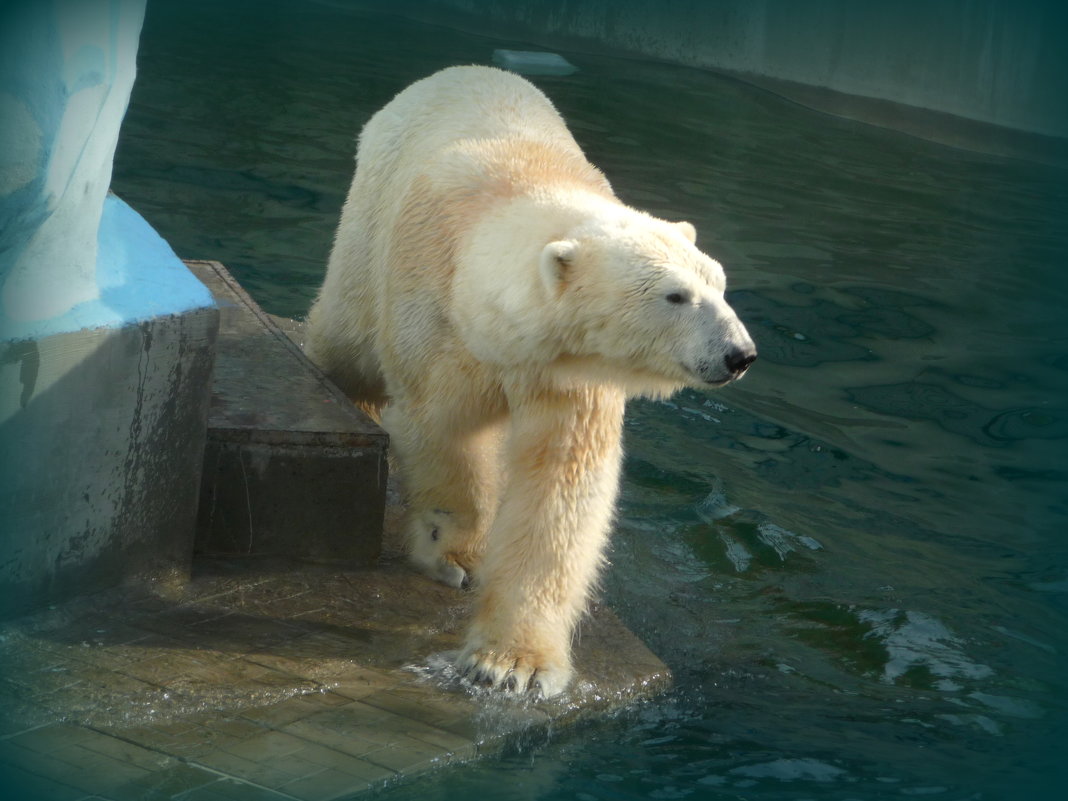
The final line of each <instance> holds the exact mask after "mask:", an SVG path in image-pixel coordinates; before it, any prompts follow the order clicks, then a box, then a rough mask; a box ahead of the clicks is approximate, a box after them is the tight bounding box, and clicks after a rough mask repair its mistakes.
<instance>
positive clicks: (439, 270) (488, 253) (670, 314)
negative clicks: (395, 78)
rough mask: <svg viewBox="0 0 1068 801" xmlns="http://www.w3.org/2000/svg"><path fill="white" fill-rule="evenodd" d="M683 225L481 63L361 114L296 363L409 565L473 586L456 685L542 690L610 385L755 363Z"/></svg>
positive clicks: (592, 489) (561, 648) (589, 494)
mask: <svg viewBox="0 0 1068 801" xmlns="http://www.w3.org/2000/svg"><path fill="white" fill-rule="evenodd" d="M695 236H696V235H695V232H694V229H693V226H692V225H690V224H689V223H671V222H665V221H663V220H659V219H656V218H654V217H651V216H649V215H647V214H645V213H643V212H640V211H636V210H634V209H631V208H628V207H627V206H625V205H623V204H622V203H621V202H620V201H619V200H618V199H617V198H616V197H615V195H614V194H613V193H612V189H611V187H610V186H609V184H608V181H607V180H606V179H605V177H604V176H603V175H602V174H601V173H600V172H599V171H598V170H597V169H596V168H594V167H593V166H592V165H590V164H589V162H587V161H586V158H585V156H584V155H583V153H582V151H581V150H580V149H579V146H578V144H576V142H575V140H574V138H573V137H572V136H571V134H570V133H569V132H568V130H567V127H566V126H565V125H564V122H563V120H562V119H561V117H560V115H559V114H558V113H557V112H556V110H555V109H554V108H553V106H552V104H551V103H550V102H549V100H548V99H547V98H546V97H545V96H544V95H543V94H542V93H541V92H540V91H538V90H537V89H536V88H535V87H534V86H532V85H531V84H530V83H528V82H527V81H525V80H523V79H522V78H519V77H517V76H515V75H513V74H511V73H507V72H503V71H501V70H497V69H492V68H487V67H454V68H450V69H446V70H443V71H441V72H439V73H437V74H435V75H432V76H430V77H429V78H426V79H424V80H421V81H418V82H417V83H415V84H413V85H412V86H410V87H408V88H407V89H405V90H404V91H403V92H401V93H400V94H399V95H397V97H395V98H394V99H393V100H392V101H391V102H390V103H389V104H388V105H386V106H385V108H383V109H382V110H381V111H379V112H378V113H377V114H375V115H374V117H373V118H372V119H371V120H370V121H369V122H368V123H367V125H366V127H365V128H364V129H363V132H362V134H361V135H360V141H359V152H358V155H357V166H356V174H355V177H354V178H353V181H352V188H351V189H350V191H349V195H348V199H347V201H346V203H345V207H344V210H343V211H342V215H341V222H340V225H339V227H338V230H337V237H336V240H335V243H334V248H333V252H332V254H331V256H330V262H329V266H328V270H327V275H326V280H325V282H324V284H323V287H322V289H321V290H320V293H319V296H318V298H317V299H316V301H315V304H314V306H313V308H312V310H311V313H310V316H309V324H308V344H307V349H308V353H309V355H310V356H311V357H312V358H313V359H314V360H315V361H316V362H317V363H318V364H319V365H320V366H321V367H322V368H323V369H324V370H325V372H326V373H327V374H328V375H330V376H331V377H332V378H333V379H334V380H335V381H336V382H337V383H338V384H339V385H340V386H341V388H342V389H343V390H345V391H346V392H347V393H348V394H349V396H350V397H352V398H353V399H354V400H355V401H356V402H358V403H360V404H361V405H362V406H364V407H365V408H368V409H370V410H371V411H372V412H378V411H379V410H381V420H382V423H383V426H384V427H385V428H386V430H387V431H388V433H389V434H390V437H391V441H392V444H393V448H394V455H395V457H396V460H397V463H398V466H399V468H400V471H401V476H402V479H403V482H404V485H405V488H406V492H407V496H408V501H409V513H408V518H407V521H406V524H405V529H406V538H407V547H408V550H409V552H410V554H411V557H412V559H413V561H414V562H415V563H416V564H417V565H418V566H419V567H421V568H422V569H423V570H424V571H426V572H427V573H429V574H430V575H431V576H433V577H435V578H437V579H439V580H441V581H444V582H446V583H449V584H453V585H456V586H466V584H467V582H468V579H469V577H471V576H473V577H475V579H476V581H475V585H476V587H477V592H478V600H477V606H476V611H475V615H474V620H473V622H472V624H471V626H470V630H469V632H468V634H467V638H466V643H465V647H464V650H463V652H462V654H461V656H460V662H461V667H462V669H463V670H464V671H465V672H466V673H467V674H468V675H469V676H471V677H472V678H473V679H474V680H475V681H477V682H479V683H483V684H489V685H493V686H499V687H502V688H504V689H506V690H514V691H519V692H525V691H530V692H532V693H535V694H541V695H544V696H551V695H554V694H556V693H558V692H560V691H562V690H563V689H564V688H565V687H566V686H567V684H568V681H569V680H570V678H571V673H572V667H571V658H570V645H571V638H572V634H573V632H574V628H575V625H576V622H577V621H578V619H579V617H580V615H581V614H582V612H583V610H584V608H585V605H586V601H587V595H588V593H589V591H590V588H591V585H592V584H593V583H594V581H595V579H596V576H597V573H598V570H599V568H600V566H601V564H602V561H603V553H604V548H605V543H606V539H607V536H608V531H609V527H610V524H611V519H612V514H613V510H614V505H615V499H616V494H617V487H618V480H619V469H620V462H621V448H620V438H621V433H622V424H623V407H624V402H625V400H626V398H627V397H628V396H634V395H651V396H666V395H668V394H670V393H672V392H674V391H676V390H678V389H679V388H681V387H683V386H695V387H715V386H720V385H723V384H725V383H727V382H728V381H731V380H732V379H735V378H738V377H739V376H740V375H741V374H742V373H743V372H745V370H746V368H747V367H748V366H749V364H750V363H751V362H752V361H753V359H755V358H756V349H755V348H754V345H753V342H752V340H751V339H750V338H749V335H748V334H747V333H746V330H745V328H744V327H743V325H742V324H741V322H739V320H738V318H737V317H736V316H735V314H734V312H733V311H732V310H731V308H730V307H729V306H728V305H727V303H726V302H725V301H724V299H723V291H724V284H725V280H724V275H723V269H722V268H721V267H720V265H719V264H718V263H717V262H715V261H713V260H712V259H710V258H709V257H708V256H706V255H704V254H703V253H701V252H700V251H699V250H697V248H696V247H694V240H695Z"/></svg>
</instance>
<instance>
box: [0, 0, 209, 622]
mask: <svg viewBox="0 0 1068 801" xmlns="http://www.w3.org/2000/svg"><path fill="white" fill-rule="evenodd" d="M144 11H145V3H144V0H15V2H7V3H4V4H3V5H2V6H0V614H13V613H16V612H21V611H25V610H28V609H33V608H35V607H37V606H41V605H43V604H47V603H52V602H54V601H57V600H61V599H63V598H69V597H71V596H75V595H78V594H81V593H85V592H89V591H93V590H98V589H102V588H105V587H111V586H115V585H116V584H119V583H122V582H125V581H128V580H134V579H136V580H155V579H158V578H159V577H161V576H165V575H171V574H181V573H183V572H184V571H186V570H188V566H189V560H190V557H191V554H192V538H193V530H194V523H195V515H196V500H197V492H198V488H199V481H200V469H201V463H202V458H203V449H204V440H205V428H206V418H207V402H208V393H209V390H210V380H209V379H210V372H211V364H212V358H213V355H214V351H213V343H214V337H215V332H216V330H217V326H218V310H217V309H216V308H215V307H214V301H213V300H212V297H211V295H210V293H209V292H208V291H207V290H206V289H205V288H204V287H203V286H202V285H201V284H200V283H199V282H198V281H197V280H196V279H195V278H194V277H193V276H192V275H191V274H190V273H189V271H188V270H187V269H186V268H185V266H184V265H183V264H182V263H181V262H180V261H179V260H178V257H177V256H176V255H175V254H174V252H173V251H172V250H171V249H170V247H168V246H167V244H166V243H165V242H164V241H163V240H162V239H160V237H159V236H158V235H157V234H156V233H155V231H153V230H152V229H151V228H150V227H149V226H148V224H147V223H146V222H145V221H144V220H143V219H142V218H141V217H140V216H139V215H138V214H137V213H136V212H135V211H134V210H133V209H131V208H130V207H129V206H127V205H126V204H124V203H123V202H122V201H121V200H119V199H118V198H116V197H114V196H108V195H107V192H108V185H109V183H110V180H111V168H112V158H113V156H114V152H115V146H116V143H117V140H118V133H119V126H120V124H121V122H122V118H123V115H124V114H125V111H126V105H127V103H128V102H129V97H130V90H131V88H132V86H133V81H134V74H135V57H136V53H137V42H138V37H139V35H140V30H141V23H142V20H143V18H144Z"/></svg>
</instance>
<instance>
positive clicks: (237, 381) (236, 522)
mask: <svg viewBox="0 0 1068 801" xmlns="http://www.w3.org/2000/svg"><path fill="white" fill-rule="evenodd" d="M187 264H188V265H189V267H190V268H191V269H192V270H193V272H194V273H195V274H196V275H197V276H198V277H199V278H200V280H201V281H203V282H204V283H205V284H206V285H207V286H208V288H209V289H210V290H211V291H212V293H213V294H214V296H215V298H216V301H217V303H218V304H219V306H220V313H221V315H222V321H221V326H220V333H219V345H218V357H217V361H216V367H215V380H214V384H213V388H212V401H211V413H210V419H209V423H208V443H207V448H206V451H205V457H204V476H203V485H202V491H201V499H200V515H199V519H198V525H197V539H196V550H197V552H198V553H200V554H205V555H212V556H269V557H285V558H303V559H313V560H324V561H342V562H349V563H352V564H364V565H366V564H370V563H373V562H374V561H375V560H376V559H377V558H378V555H379V552H380V549H381V540H382V522H383V514H384V510H385V490H386V478H387V474H388V468H387V464H386V448H387V443H388V437H387V435H386V434H385V432H383V431H382V430H381V429H380V428H379V427H378V426H377V425H375V424H374V422H372V421H371V420H370V419H369V418H368V417H367V416H366V415H365V414H363V412H361V411H360V410H358V409H357V408H356V407H355V406H353V405H352V403H351V402H350V401H349V400H348V398H346V397H345V396H344V395H343V394H342V393H341V392H340V390H338V389H337V388H336V387H335V386H334V385H333V383H332V382H331V381H330V380H329V379H327V378H326V377H325V376H324V375H323V374H322V373H321V372H320V371H319V370H318V368H316V367H315V366H314V365H313V364H312V363H311V362H309V361H308V359H307V358H306V357H305V356H304V354H303V353H302V352H301V351H300V349H299V348H298V347H297V346H296V345H295V344H294V343H293V342H292V341H291V340H290V339H289V338H288V337H287V336H286V335H285V333H284V332H283V331H282V330H281V329H279V327H278V326H277V325H276V324H275V322H274V321H273V320H272V319H271V318H270V317H269V316H268V315H266V314H265V313H264V312H263V311H262V310H261V309H260V308H259V307H258V306H257V305H256V303H255V302H254V301H253V300H252V299H251V298H249V296H248V295H247V294H246V293H245V292H244V290H242V289H241V287H240V286H239V285H238V283H237V282H236V281H235V280H234V279H233V277H232V276H230V274H229V273H228V272H227V271H226V269H225V268H224V267H223V266H222V265H221V264H218V263H217V262H207V261H199V262H197V261H193V262H187Z"/></svg>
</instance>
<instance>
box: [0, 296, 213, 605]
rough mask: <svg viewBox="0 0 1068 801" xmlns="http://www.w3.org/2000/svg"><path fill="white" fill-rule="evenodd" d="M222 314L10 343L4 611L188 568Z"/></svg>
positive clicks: (2, 409) (5, 371)
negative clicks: (209, 387) (220, 315)
mask: <svg viewBox="0 0 1068 801" xmlns="http://www.w3.org/2000/svg"><path fill="white" fill-rule="evenodd" d="M218 319H219V318H218V311H217V310H216V309H214V308H210V307H206V308H200V309H196V310H193V311H190V312H187V313H183V314H174V315H161V316H158V317H153V318H150V319H148V320H145V321H141V322H138V323H135V324H130V325H124V326H119V327H104V328H91V329H82V330H78V331H74V332H70V333H59V334H55V335H51V336H43V337H41V338H39V339H19V340H14V341H8V342H6V343H0V474H2V475H0V542H2V553H3V558H2V559H0V614H3V615H6V616H10V615H16V614H21V613H23V612H26V611H29V610H32V609H35V608H39V607H42V606H46V605H48V604H53V603H57V602H59V601H61V600H65V599H69V598H72V597H75V596H77V595H82V594H86V593H91V592H95V591H98V590H101V589H106V588H110V587H114V586H117V585H119V584H123V583H150V582H154V581H159V580H164V579H171V578H175V577H178V578H181V577H183V576H186V575H188V572H189V566H190V560H191V555H192V545H193V531H194V524H195V519H196V509H197V493H198V491H199V485H200V470H201V465H202V464H203V454H204V431H205V426H206V423H207V411H208V394H207V387H208V386H209V379H210V375H211V366H212V359H213V355H214V343H215V335H216V332H217V327H218Z"/></svg>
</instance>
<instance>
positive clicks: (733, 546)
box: [719, 532, 753, 573]
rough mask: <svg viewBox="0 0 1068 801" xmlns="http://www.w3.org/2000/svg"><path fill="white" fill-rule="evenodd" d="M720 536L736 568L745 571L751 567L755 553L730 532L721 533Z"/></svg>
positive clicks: (728, 556)
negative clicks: (750, 551)
mask: <svg viewBox="0 0 1068 801" xmlns="http://www.w3.org/2000/svg"><path fill="white" fill-rule="evenodd" d="M719 538H720V539H721V540H722V541H723V545H724V546H725V548H726V554H727V558H728V559H729V560H730V562H731V564H732V565H734V569H735V570H736V571H738V572H739V573H744V572H745V571H746V570H748V569H749V563H750V562H752V561H753V555H752V554H751V553H749V551H748V550H747V549H746V547H745V546H744V545H742V544H741V543H740V542H738V540H736V539H734V537H732V536H730V535H729V534H723V533H722V532H721V533H720V535H719Z"/></svg>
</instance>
